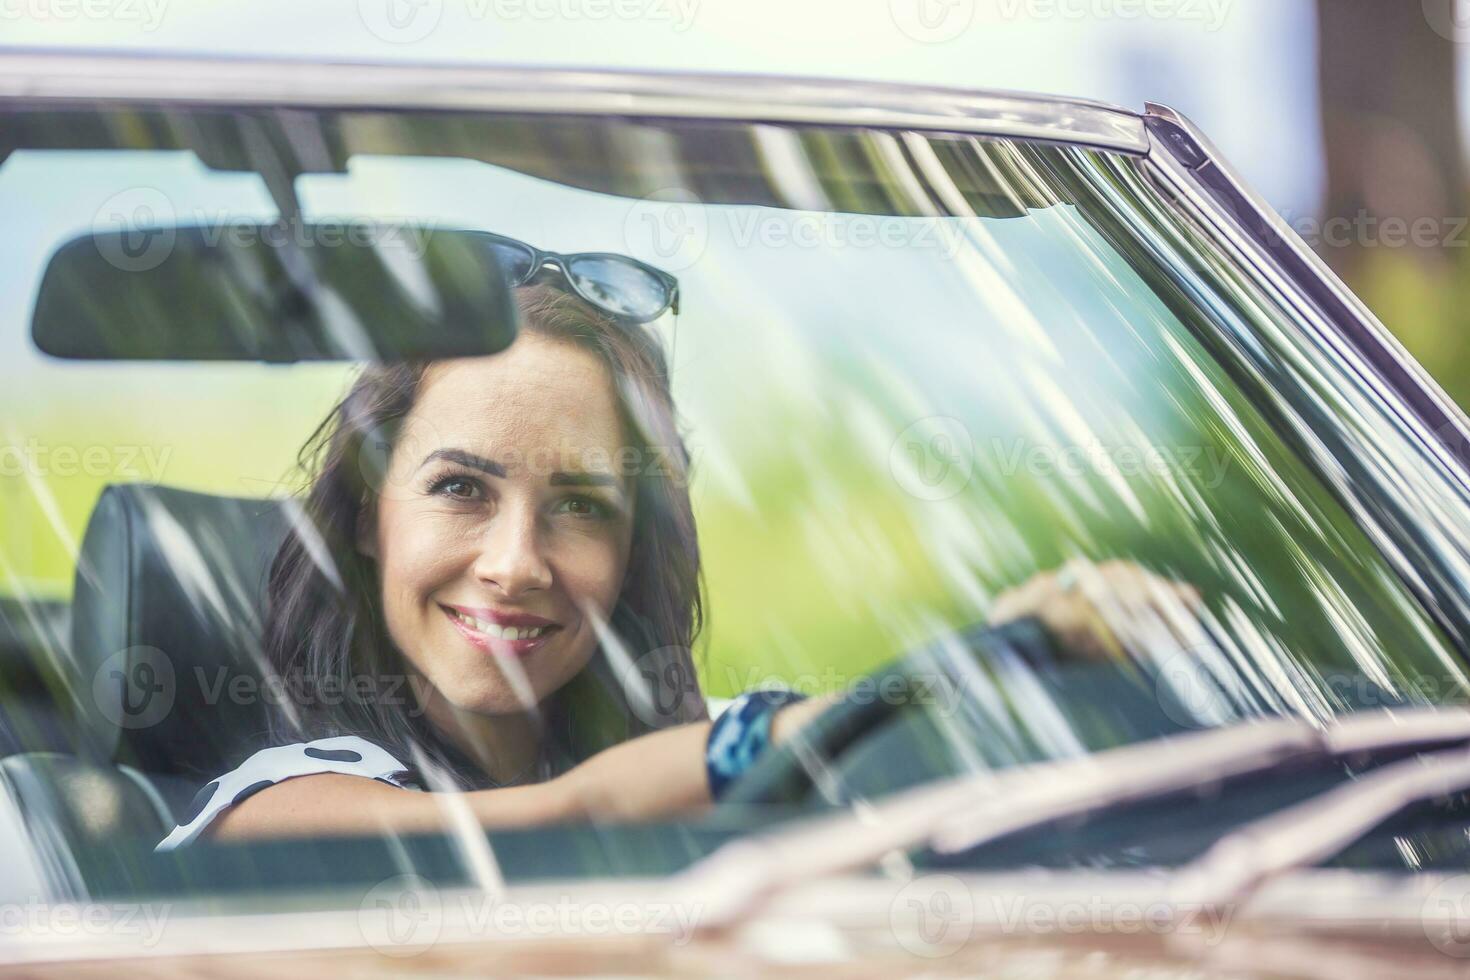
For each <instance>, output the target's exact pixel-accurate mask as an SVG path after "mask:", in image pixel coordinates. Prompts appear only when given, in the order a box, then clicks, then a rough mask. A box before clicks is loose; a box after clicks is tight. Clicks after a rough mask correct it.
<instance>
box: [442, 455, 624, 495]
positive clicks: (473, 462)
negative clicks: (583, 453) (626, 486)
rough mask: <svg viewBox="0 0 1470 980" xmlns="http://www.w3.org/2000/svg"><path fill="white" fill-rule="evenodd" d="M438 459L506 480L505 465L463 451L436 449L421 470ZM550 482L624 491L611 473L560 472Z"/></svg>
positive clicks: (556, 484)
mask: <svg viewBox="0 0 1470 980" xmlns="http://www.w3.org/2000/svg"><path fill="white" fill-rule="evenodd" d="M437 459H442V460H445V461H447V462H450V463H459V464H460V465H461V466H468V467H470V468H471V469H476V470H479V471H480V472H481V473H485V474H488V475H490V476H493V477H498V478H500V479H505V467H504V466H503V465H501V464H500V463H497V462H496V461H495V460H493V459H487V458H485V457H484V456H480V455H477V454H475V453H471V452H466V451H465V450H463V449H436V450H434V451H433V452H431V453H429V455H427V456H425V457H424V459H423V462H421V463H419V469H423V468H424V467H425V466H427V465H428V464H429V463H432V462H433V461H434V460H437ZM549 482H550V483H551V485H552V486H554V487H611V488H612V489H614V490H618V491H621V490H622V489H623V485H622V481H621V480H619V479H618V478H617V477H616V476H614V475H613V474H611V473H596V472H588V471H577V472H568V471H563V470H558V471H557V472H555V473H552V474H551V477H550V480H549Z"/></svg>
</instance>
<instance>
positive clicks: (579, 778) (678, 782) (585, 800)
mask: <svg viewBox="0 0 1470 980" xmlns="http://www.w3.org/2000/svg"><path fill="white" fill-rule="evenodd" d="M709 730H710V723H709V722H707V721H701V722H694V723H692V724H688V725H680V726H678V727H677V728H667V729H664V730H662V731H658V732H653V733H651V734H649V735H644V736H642V737H640V738H636V739H633V740H632V741H629V742H624V743H622V744H621V745H614V746H613V747H612V748H609V749H604V750H603V751H602V752H599V753H598V754H597V755H595V756H593V757H592V758H590V759H588V760H587V761H586V762H583V763H582V764H581V765H579V766H577V767H576V768H575V769H573V770H571V771H570V772H568V773H566V774H565V775H563V776H560V777H558V780H560V781H563V783H564V785H565V787H566V790H567V793H568V795H569V797H570V798H571V801H572V802H571V807H572V808H573V810H575V811H576V815H577V816H582V817H591V818H601V819H609V818H610V819H617V820H639V819H651V818H655V817H662V816H669V815H671V814H675V813H685V812H689V811H694V810H699V809H702V808H704V807H707V806H709V803H710V795H709V780H708V778H707V777H706V775H705V769H704V751H705V743H706V742H707V741H708V739H709ZM555 781H556V780H554V781H553V782H555Z"/></svg>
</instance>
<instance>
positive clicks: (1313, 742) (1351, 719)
mask: <svg viewBox="0 0 1470 980" xmlns="http://www.w3.org/2000/svg"><path fill="white" fill-rule="evenodd" d="M1457 742H1470V712H1458V711H1446V710H1444V709H1439V708H1422V709H1411V710H1407V711H1402V712H1395V711H1392V710H1388V709H1385V710H1383V711H1374V712H1363V713H1360V714H1356V715H1349V716H1346V717H1343V718H1341V719H1338V720H1336V721H1335V722H1334V723H1333V725H1332V727H1330V728H1325V729H1322V728H1315V727H1313V726H1312V725H1310V724H1308V723H1307V722H1305V721H1301V720H1296V719H1273V720H1269V721H1259V722H1250V723H1247V724H1244V725H1238V726H1233V727H1230V728H1223V729H1213V730H1209V731H1205V732H1198V733H1191V734H1187V735H1180V736H1174V737H1169V738H1161V739H1155V740H1152V741H1148V742H1142V743H1139V744H1136V745H1129V746H1125V747H1122V748H1117V749H1109V750H1107V751H1104V752H1099V753H1096V754H1094V755H1090V756H1085V757H1083V758H1079V759H1070V760H1066V761H1062V762H1048V763H1042V764H1038V765H1033V766H1023V767H1017V768H1014V769H1006V770H1001V771H999V772H987V773H984V774H981V775H970V776H962V777H958V778H955V779H951V780H946V781H945V782H943V783H940V784H937V785H933V786H923V787H919V788H917V789H912V790H908V791H905V792H902V793H898V794H895V795H894V796H892V797H890V798H889V799H887V800H884V801H882V802H880V803H875V804H859V805H857V806H855V807H854V808H853V809H852V810H851V811H848V812H844V813H841V814H837V815H833V816H823V817H816V818H812V819H810V820H805V821H803V822H802V823H801V824H799V825H798V826H795V827H791V828H788V829H786V830H782V831H777V832H774V833H770V834H764V835H758V836H753V837H747V838H742V839H740V840H737V841H734V842H732V843H730V844H726V845H725V846H723V847H721V848H720V849H719V850H717V851H715V852H714V853H713V854H711V855H710V856H709V857H707V858H705V859H704V860H702V861H699V862H698V863H696V864H695V865H693V866H692V867H691V868H689V869H687V870H686V871H684V872H683V873H682V874H680V875H678V876H676V878H675V880H674V882H673V883H672V884H673V885H674V888H675V889H676V891H678V892H679V893H680V894H681V896H682V897H684V898H685V899H686V900H688V901H691V902H698V903H699V906H700V908H701V909H702V914H701V917H700V928H702V929H718V928H722V927H726V926H729V925H733V924H735V923H736V922H739V921H741V920H743V919H745V918H746V917H748V916H749V915H750V914H751V913H752V912H754V911H756V910H757V909H758V908H759V907H760V906H761V905H762V904H763V903H764V902H765V901H767V900H768V899H769V898H771V897H772V896H774V895H776V894H779V893H780V892H782V891H784V890H786V889H789V888H791V887H793V886H795V885H799V884H802V883H803V882H807V881H810V880H813V879H815V878H819V877H824V876H826V875H831V874H839V873H842V872H845V871H852V870H856V869H859V868H865V867H868V866H870V865H873V864H875V863H877V862H878V861H880V860H881V859H882V858H883V857H884V856H885V855H887V854H890V853H892V852H895V851H908V850H913V849H915V848H918V847H924V846H927V847H929V848H931V849H932V850H934V851H936V852H938V853H945V854H952V853H957V852H960V851H964V850H967V849H969V848H972V847H976V846H978V845H980V844H982V843H985V842H986V841H990V840H995V839H997V838H999V837H1001V836H1004V835H1006V834H1010V833H1015V832H1017V831H1022V830H1026V829H1029V828H1032V827H1037V826H1042V825H1045V824H1047V823H1050V822H1052V821H1054V820H1058V819H1062V818H1065V817H1070V816H1075V815H1079V814H1083V813H1087V812H1090V811H1094V810H1100V809H1104V808H1107V807H1112V806H1117V805H1120V804H1124V803H1135V802H1141V801H1145V800H1149V799H1154V798H1157V797H1161V796H1167V795H1171V794H1175V793H1180V792H1185V791H1188V790H1191V789H1197V788H1201V787H1206V786H1210V785H1212V784H1214V783H1218V782H1220V781H1221V780H1224V779H1228V778H1232V777H1236V776H1244V775H1252V774H1258V773H1265V772H1270V771H1273V770H1276V769H1279V768H1280V767H1282V766H1283V765H1286V764H1289V763H1291V762H1295V761H1299V760H1304V759H1313V758H1324V757H1339V756H1344V755H1352V754H1355V753H1360V752H1368V751H1385V750H1390V749H1394V748H1412V747H1416V746H1429V745H1443V744H1453V743H1457ZM1400 765H1409V763H1401V764H1400ZM1394 768H1397V767H1394ZM1200 870H1201V873H1202V874H1203V873H1206V872H1205V871H1204V869H1200Z"/></svg>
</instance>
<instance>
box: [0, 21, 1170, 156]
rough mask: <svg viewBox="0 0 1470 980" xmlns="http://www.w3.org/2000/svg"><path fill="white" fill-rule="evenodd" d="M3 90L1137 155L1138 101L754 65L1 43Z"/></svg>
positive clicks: (2, 95) (95, 98) (3, 94)
mask: <svg viewBox="0 0 1470 980" xmlns="http://www.w3.org/2000/svg"><path fill="white" fill-rule="evenodd" d="M0 100H3V102H12V103H14V102H25V103H35V104H47V105H54V104H55V103H64V102H73V101H85V102H99V101H101V102H119V101H128V102H157V103H176V104H181V105H281V106H292V107H308V106H312V107H332V108H392V109H450V110H474V111H494V112H538V113H571V114H595V115H621V116H635V117H636V116H646V117H658V118H682V119H724V120H738V121H742V122H773V123H806V124H813V125H832V126H873V127H882V128H895V129H912V130H922V131H943V132H953V133H969V134H973V135H983V136H999V137H1013V138H1017V139H1032V140H1046V141H1051V142H1058V143H1070V144H1076V145H1082V146H1092V147H1097V148H1100V149H1107V150H1117V151H1120V152H1125V153H1134V154H1140V155H1141V154H1143V153H1145V152H1147V150H1148V147H1149V142H1148V134H1147V132H1146V131H1145V129H1144V125H1143V119H1142V117H1140V116H1139V115H1138V114H1136V113H1133V112H1129V111H1127V110H1125V109H1120V108H1118V107H1116V106H1110V105H1106V104H1104V103H1101V102H1088V101H1083V100H1079V99H1066V98H1059V97H1053V96H1044V95H1025V94H1020V93H1012V92H983V91H967V90H963V89H953V88H939V87H925V86H916V85H896V84H885V83H877V82H858V81H841V80H827V79H818V78H792V77H779V76H776V77H773V76H758V75H733V74H732V75H715V74H683V73H661V72H628V71H605V70H583V69H565V68H539V67H527V68H500V67H478V66H473V65H460V64H424V63H407V62H373V63H368V62H364V63H349V62H312V61H304V60H292V59H262V58H228V57H218V58H203V57H179V56H174V55H168V56H140V55H130V54H111V53H106V54H86V55H80V54H76V53H73V52H59V51H57V52H53V51H27V50H24V49H15V48H11V49H4V48H0Z"/></svg>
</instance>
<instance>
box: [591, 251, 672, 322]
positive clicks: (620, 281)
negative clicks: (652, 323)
mask: <svg viewBox="0 0 1470 980" xmlns="http://www.w3.org/2000/svg"><path fill="white" fill-rule="evenodd" d="M567 275H568V277H570V278H571V280H572V284H573V285H574V286H576V287H577V290H578V291H579V292H581V293H582V294H583V295H584V296H586V297H588V298H589V299H591V300H592V301H593V302H595V303H597V305H599V306H601V307H602V308H603V309H605V310H607V311H608V312H609V313H613V314H615V315H617V316H622V317H627V318H628V319H631V320H651V319H653V318H654V317H656V316H658V315H659V314H660V313H662V312H663V309H664V307H666V306H668V305H669V291H668V287H667V286H665V285H664V283H663V281H662V280H660V279H659V278H658V277H657V276H655V275H654V274H653V273H651V272H649V271H648V270H647V269H644V268H642V267H640V266H637V265H634V264H633V263H632V262H625V261H621V260H619V259H616V258H612V257H609V256H581V257H573V258H571V259H568V260H567Z"/></svg>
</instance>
